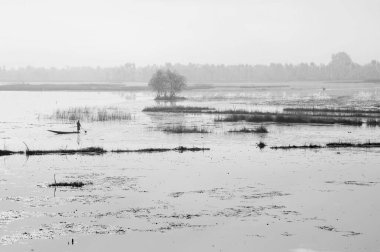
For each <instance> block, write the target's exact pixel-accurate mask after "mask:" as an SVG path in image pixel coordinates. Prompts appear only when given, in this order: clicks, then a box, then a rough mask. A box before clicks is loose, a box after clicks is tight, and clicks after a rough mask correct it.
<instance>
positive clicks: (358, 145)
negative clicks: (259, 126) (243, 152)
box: [270, 142, 380, 150]
mask: <svg viewBox="0 0 380 252" xmlns="http://www.w3.org/2000/svg"><path fill="white" fill-rule="evenodd" d="M270 148H271V149H274V150H290V149H321V148H380V143H371V142H368V143H349V142H346V143H345V142H336V143H328V144H326V145H325V146H322V145H316V144H309V145H285V146H272V147H270Z"/></svg>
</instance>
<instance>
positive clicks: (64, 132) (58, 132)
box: [48, 130, 80, 134]
mask: <svg viewBox="0 0 380 252" xmlns="http://www.w3.org/2000/svg"><path fill="white" fill-rule="evenodd" d="M48 131H50V132H53V133H55V134H79V133H80V132H79V131H58V130H48Z"/></svg>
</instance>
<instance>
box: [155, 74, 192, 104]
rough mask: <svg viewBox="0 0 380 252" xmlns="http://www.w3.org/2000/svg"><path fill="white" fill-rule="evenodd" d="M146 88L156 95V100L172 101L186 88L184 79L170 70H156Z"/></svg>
mask: <svg viewBox="0 0 380 252" xmlns="http://www.w3.org/2000/svg"><path fill="white" fill-rule="evenodd" d="M148 86H149V87H150V88H151V89H152V90H153V91H155V92H156V93H157V95H156V99H174V98H175V96H176V94H177V93H179V92H181V91H182V90H183V89H184V88H185V87H186V78H185V77H184V76H182V75H180V74H178V73H176V72H173V71H170V70H166V71H163V70H158V71H157V72H156V73H154V74H153V76H152V78H151V79H150V80H149V83H148Z"/></svg>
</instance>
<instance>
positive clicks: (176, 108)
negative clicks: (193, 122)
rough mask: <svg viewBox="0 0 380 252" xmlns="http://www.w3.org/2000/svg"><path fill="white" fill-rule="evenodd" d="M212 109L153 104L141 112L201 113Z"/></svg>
mask: <svg viewBox="0 0 380 252" xmlns="http://www.w3.org/2000/svg"><path fill="white" fill-rule="evenodd" d="M210 110H214V109H212V108H209V107H192V106H154V107H146V108H144V109H143V112H165V113H203V112H206V111H210Z"/></svg>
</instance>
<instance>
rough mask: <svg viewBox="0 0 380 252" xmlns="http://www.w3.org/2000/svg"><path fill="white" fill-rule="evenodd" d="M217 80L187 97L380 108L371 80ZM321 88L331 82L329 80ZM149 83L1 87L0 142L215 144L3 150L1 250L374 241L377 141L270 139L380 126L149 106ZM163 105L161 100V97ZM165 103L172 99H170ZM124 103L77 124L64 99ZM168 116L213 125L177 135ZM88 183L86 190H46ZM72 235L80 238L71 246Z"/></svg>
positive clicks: (17, 145)
mask: <svg viewBox="0 0 380 252" xmlns="http://www.w3.org/2000/svg"><path fill="white" fill-rule="evenodd" d="M237 86H238V87H231V85H229V86H228V85H224V86H223V85H220V86H218V88H214V89H204V90H191V91H186V92H184V93H183V94H182V95H183V96H185V97H187V98H188V99H187V100H185V101H183V102H177V105H191V106H206V107H212V108H217V109H240V108H242V109H249V110H262V111H281V110H282V109H283V108H284V107H294V106H308V107H309V106H321V105H329V106H339V107H356V108H380V89H379V88H378V86H377V85H376V84H371V83H367V84H363V83H360V84H359V83H335V84H333V83H271V84H256V85H255V86H254V87H246V86H242V85H237ZM323 88H325V89H323ZM155 105H157V103H156V102H155V101H154V100H153V95H152V94H151V93H149V92H124V93H111V92H0V146H1V147H0V149H10V150H25V148H26V147H25V145H27V146H28V147H29V148H30V149H61V148H63V149H66V148H69V149H76V148H84V147H90V146H99V147H103V148H104V149H107V150H112V149H140V148H148V147H160V148H161V147H163V148H166V147H170V148H174V147H177V146H187V147H192V146H196V147H207V148H210V151H204V152H184V153H178V152H167V153H145V154H137V153H129V154H127V153H126V154H104V155H97V156H81V155H70V156H54V155H49V156H31V157H26V156H24V155H14V156H3V157H0V251H89V250H92V251H105V250H110V251H126V250H132V251H152V250H155V251H296V252H317V251H318V252H322V251H355V252H356V251H377V250H379V249H380V240H379V235H378V234H379V233H380V216H379V212H380V202H379V201H378V195H379V193H380V184H379V183H380V168H379V163H380V149H376V148H373V149H350V148H347V149H320V150H290V151H284V150H272V149H270V148H264V149H259V148H257V143H258V142H259V141H263V142H265V143H266V144H267V145H268V146H269V147H270V146H275V145H289V144H292V145H293V144H296V145H297V144H299V145H303V144H309V143H313V144H326V143H328V142H335V141H353V142H366V141H372V142H375V141H376V142H379V138H380V131H379V128H367V127H365V126H362V127H356V126H341V125H329V126H322V125H285V124H265V126H266V127H267V128H268V130H269V133H268V134H265V135H262V134H232V133H228V130H231V129H235V128H239V127H241V126H247V127H254V126H258V125H259V124H254V123H242V122H239V123H227V122H224V123H222V122H214V119H215V117H217V116H215V115H205V114H203V115H193V114H166V113H144V112H142V109H143V108H145V107H147V106H155ZM159 105H162V106H164V105H165V104H159ZM166 105H167V104H166ZM84 106H87V107H99V108H102V107H117V108H119V109H121V110H123V111H126V112H129V113H131V115H132V119H131V120H128V121H123V122H82V125H83V127H84V128H85V130H86V131H87V133H86V134H80V135H62V136H61V135H55V134H52V133H50V132H48V131H47V130H52V129H53V130H73V129H75V124H74V123H69V122H63V121H58V120H52V119H48V117H49V116H50V115H52V113H53V112H54V111H55V110H57V109H67V108H70V107H84ZM170 125H188V126H201V127H203V128H206V129H208V130H210V131H211V133H209V134H168V133H164V132H162V128H163V127H166V126H170ZM54 175H55V176H56V180H57V181H77V180H80V181H85V182H90V183H92V184H90V185H86V186H84V187H82V188H57V189H56V190H55V189H54V188H50V187H48V184H49V183H52V182H54ZM72 239H73V241H74V244H72Z"/></svg>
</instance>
